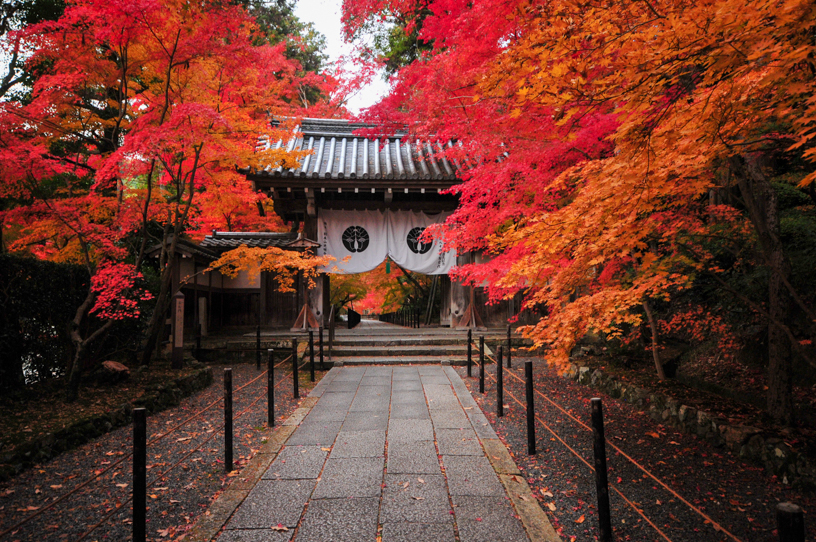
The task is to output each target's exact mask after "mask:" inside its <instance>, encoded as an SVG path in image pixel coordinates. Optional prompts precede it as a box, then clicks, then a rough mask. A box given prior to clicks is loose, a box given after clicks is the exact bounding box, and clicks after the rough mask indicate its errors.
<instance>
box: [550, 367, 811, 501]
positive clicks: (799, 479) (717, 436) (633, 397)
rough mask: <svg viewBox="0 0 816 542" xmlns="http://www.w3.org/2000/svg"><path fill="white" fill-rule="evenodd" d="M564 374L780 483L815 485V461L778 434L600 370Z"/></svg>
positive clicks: (571, 369)
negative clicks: (730, 420)
mask: <svg viewBox="0 0 816 542" xmlns="http://www.w3.org/2000/svg"><path fill="white" fill-rule="evenodd" d="M564 377H566V378H569V379H570V380H574V381H576V382H578V383H580V384H584V385H587V386H591V387H592V388H595V389H597V390H599V391H602V392H604V393H606V394H607V395H609V396H610V397H613V398H615V399H622V400H623V401H626V402H627V403H631V404H633V405H636V406H638V407H640V408H641V409H643V410H645V411H647V412H648V413H649V416H651V417H652V418H653V419H654V420H656V421H658V422H660V423H662V424H665V425H670V426H672V427H674V428H675V429H678V430H680V431H682V432H684V433H689V434H692V435H696V436H698V437H700V438H702V439H705V440H707V441H709V442H710V443H711V444H713V445H714V446H717V447H720V448H727V449H729V450H731V451H732V452H734V453H735V454H737V455H738V456H739V457H741V458H743V459H745V460H748V461H751V462H754V463H756V464H759V465H762V466H763V467H765V470H766V471H768V472H769V473H771V474H774V475H776V476H777V477H778V478H779V479H780V480H781V481H782V483H784V484H796V485H801V486H804V487H809V488H813V487H816V464H814V461H812V460H811V459H809V458H807V457H805V456H804V455H803V454H801V453H799V452H797V451H796V450H794V449H792V448H791V447H790V446H788V445H787V444H786V443H785V441H784V440H782V439H781V438H779V436H778V435H768V434H766V433H765V432H763V431H762V430H761V429H758V428H756V427H751V426H747V425H730V424H728V423H727V422H726V421H725V420H722V419H719V418H717V417H716V416H713V415H711V414H709V413H708V412H705V411H702V410H697V409H696V408H694V407H690V406H687V405H683V404H680V402H679V401H677V400H675V399H673V398H671V397H668V396H666V395H662V394H658V393H651V392H650V391H648V390H645V389H643V388H640V387H638V386H635V385H633V384H627V383H625V382H621V381H620V380H618V379H617V378H616V377H614V376H610V375H607V374H604V372H603V371H601V370H600V369H596V370H594V371H592V370H591V369H590V368H589V367H579V366H577V365H574V364H570V365H569V367H568V368H567V370H566V372H565V373H564Z"/></svg>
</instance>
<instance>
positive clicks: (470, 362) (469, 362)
mask: <svg viewBox="0 0 816 542" xmlns="http://www.w3.org/2000/svg"><path fill="white" fill-rule="evenodd" d="M472 340H473V330H472V329H469V330H468V335H467V356H468V359H467V375H468V376H473V375H472V374H471V373H472V366H473V345H472V344H471V341H472Z"/></svg>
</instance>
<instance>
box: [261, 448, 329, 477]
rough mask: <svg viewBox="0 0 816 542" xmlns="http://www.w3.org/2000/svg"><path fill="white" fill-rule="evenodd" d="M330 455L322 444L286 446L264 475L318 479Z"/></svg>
mask: <svg viewBox="0 0 816 542" xmlns="http://www.w3.org/2000/svg"><path fill="white" fill-rule="evenodd" d="M328 455H329V452H328V451H327V450H324V449H323V448H321V447H320V446H291V445H290V446H286V447H285V448H284V449H283V450H281V452H280V454H278V457H277V458H275V461H273V462H272V465H270V466H269V468H268V469H267V471H266V472H265V473H264V475H263V476H262V478H263V479H281V480H301V479H315V480H316V479H317V477H318V476H320V471H322V470H323V464H324V463H325V462H326V457H327V456H328Z"/></svg>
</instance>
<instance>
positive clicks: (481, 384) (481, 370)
mask: <svg viewBox="0 0 816 542" xmlns="http://www.w3.org/2000/svg"><path fill="white" fill-rule="evenodd" d="M484 358H485V355H484V335H480V336H479V393H484V392H485V391H484V364H485V361H484Z"/></svg>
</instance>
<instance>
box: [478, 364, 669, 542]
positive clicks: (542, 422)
mask: <svg viewBox="0 0 816 542" xmlns="http://www.w3.org/2000/svg"><path fill="white" fill-rule="evenodd" d="M491 378H492V376H491ZM494 381H495V379H494ZM504 391H505V393H507V395H509V396H510V397H512V398H513V400H514V401H515V402H516V403H518V404H519V406H524V404H523V403H522V402H521V401H519V399H518V397H516V396H515V394H513V392H512V391H510V390H508V389H505V390H504ZM535 419H536V420H538V423H540V424H541V425H543V426H544V427H545V428H546V429H547V431H549V432H550V433H551V434H552V435H553V436H554V437H555V438H556V439H558V441H559V442H561V444H563V445H564V446H565V447H566V448H567V449H568V450H569V451H570V452H572V453H573V455H574V456H575V457H577V458H578V459H580V460H581V461H582V462H583V463H584V464H585V465H586V466H587V467H589V470H591V471H592V472H595V468H594V467H593V466H592V465H591V464H590V463H589V461H587V460H586V459H584V457H583V456H582V455H581V454H579V453H578V452H577V451H576V450H575V449H574V448H572V447H571V446H570V445H569V444H567V443H566V442H564V439H562V438H561V437H560V436H559V435H558V434H557V433H556V432H555V431H553V429H552V428H551V427H550V426H549V425H547V424H546V423H545V422H544V420H542V419H541V418H540V417H538V415H536V417H535ZM610 486H611V487H612V489H613V490H614V491H615V492H616V493H617V494H618V495H620V496H621V497H622V498H623V500H624V501H626V503H628V504H629V506H631V507H632V509H634V511H635V512H637V513H638V514H639V515H640V517H642V518H643V519H645V520H646V523H648V524H649V525H651V526H652V527H653V528H654V530H655V531H657V532H658V534H660V536H662V537H663V538H664V539H665V540H666V541H667V542H672V540H671V539H670V538H669V537H668V536H666V533H664V532H663V531H661V530H660V528H659V527H658V526H657V525H655V524H654V523H653V522H652V521H651V520H650V519H649V518H647V517H646V515H645V514H644V513H643V511H642V510H640V509H639V508H638V507H637V506H635V505H634V503H633V502H632V501H630V500H629V499H627V498H626V497H625V496H624V495H623V493H621V491H620V490H619V489H618V488H617V487H616V486H615V485H613V484H610Z"/></svg>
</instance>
